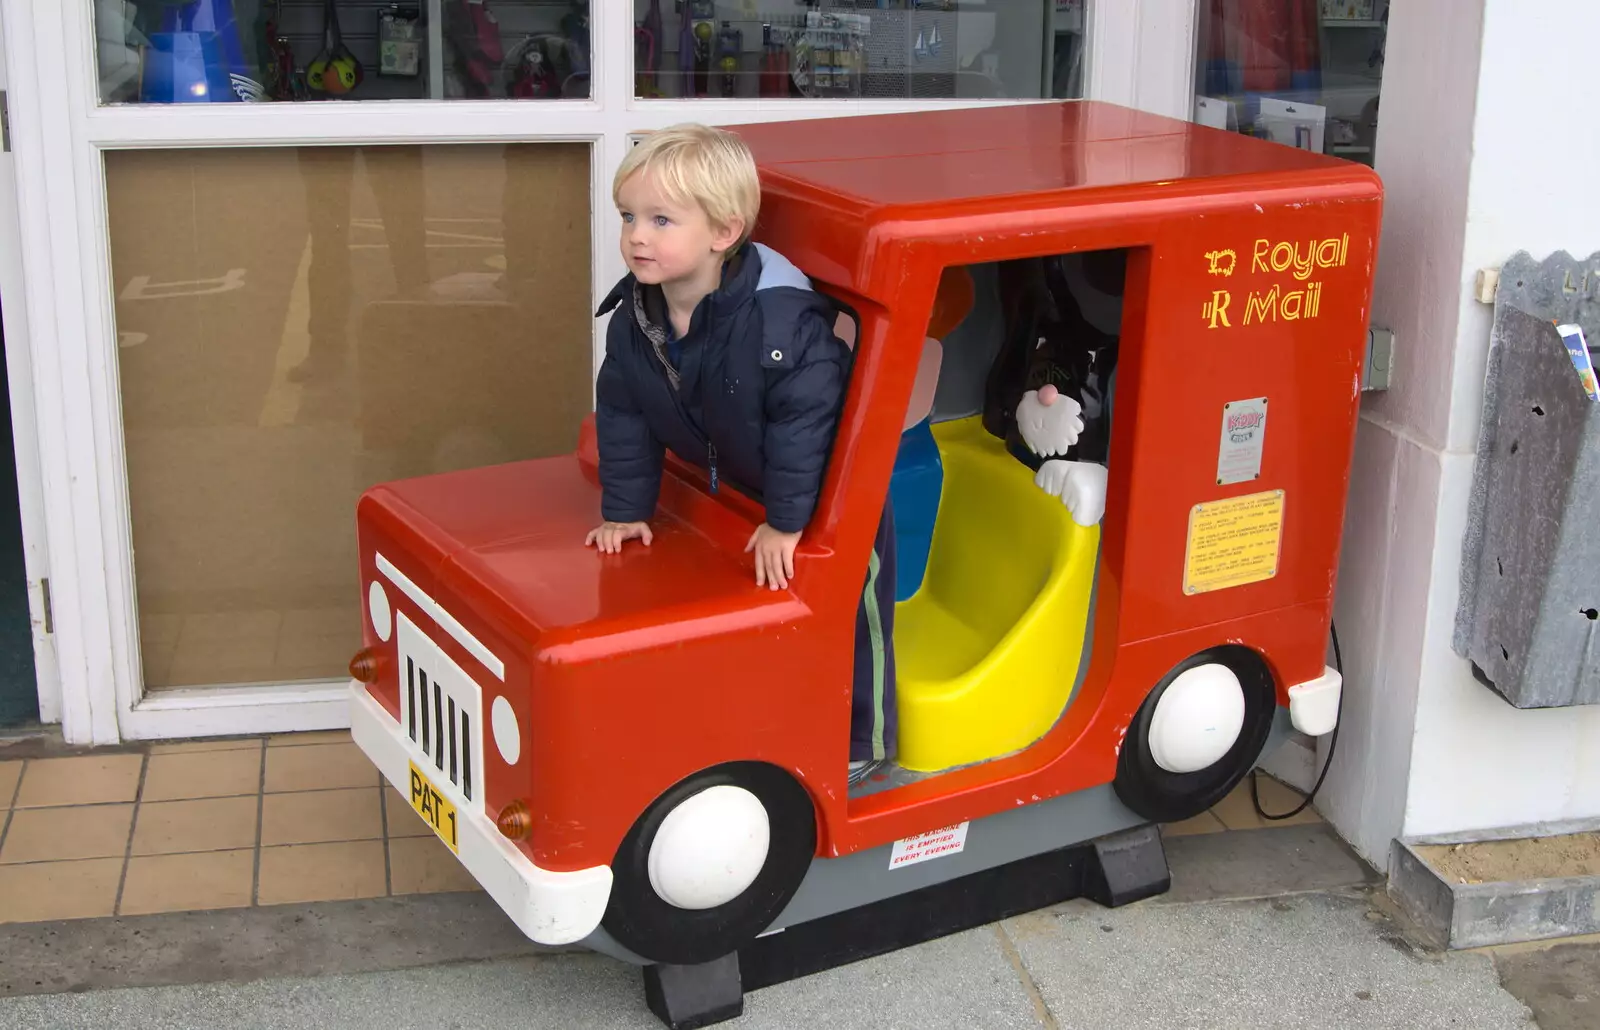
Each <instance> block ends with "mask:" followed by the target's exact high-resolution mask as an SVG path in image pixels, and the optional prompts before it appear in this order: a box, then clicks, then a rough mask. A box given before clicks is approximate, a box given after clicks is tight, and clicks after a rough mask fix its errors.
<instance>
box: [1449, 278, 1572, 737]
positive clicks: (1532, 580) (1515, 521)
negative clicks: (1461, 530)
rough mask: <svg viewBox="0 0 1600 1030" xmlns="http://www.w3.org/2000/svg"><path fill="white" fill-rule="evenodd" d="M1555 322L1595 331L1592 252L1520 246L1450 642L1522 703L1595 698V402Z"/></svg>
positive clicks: (1502, 310) (1501, 320) (1503, 311)
mask: <svg viewBox="0 0 1600 1030" xmlns="http://www.w3.org/2000/svg"><path fill="white" fill-rule="evenodd" d="M1557 323H1572V324H1575V325H1578V326H1581V327H1582V328H1583V329H1584V331H1585V332H1586V334H1587V335H1588V341H1589V344H1590V345H1591V347H1592V346H1593V345H1594V344H1595V343H1596V342H1600V254H1595V255H1592V256H1591V257H1589V258H1587V259H1585V260H1574V259H1573V258H1571V257H1570V256H1569V255H1567V254H1565V253H1562V254H1556V255H1552V256H1551V257H1549V258H1547V259H1546V260H1545V261H1544V262H1542V263H1539V262H1535V261H1534V259H1533V258H1532V257H1530V256H1529V255H1528V254H1527V253H1526V252H1523V253H1519V254H1517V255H1515V256H1514V257H1513V258H1512V259H1511V260H1510V261H1508V262H1507V263H1506V264H1505V266H1504V267H1503V268H1502V269H1501V270H1500V273H1499V284H1498V287H1497V289H1496V294H1495V320H1494V329H1493V332H1492V334H1491V338H1490V352H1489V368H1488V374H1487V383H1486V385H1485V390H1484V407H1483V430H1482V434H1481V436H1480V439H1479V444H1478V458H1477V469H1476V472H1475V474H1474V479H1473V486H1472V502H1471V508H1470V509H1469V514H1468V524H1467V537H1466V542H1465V544H1464V546H1463V548H1462V572H1461V581H1462V588H1461V606H1460V608H1459V610H1458V613H1457V618H1456V637H1455V648H1456V651H1457V652H1458V653H1459V654H1461V655H1462V656H1464V657H1466V658H1469V659H1471V661H1472V664H1473V670H1474V673H1475V674H1476V675H1477V676H1478V678H1479V679H1480V680H1481V681H1483V682H1484V683H1485V684H1486V685H1488V686H1489V687H1490V688H1491V689H1493V690H1494V691H1495V693H1497V694H1499V695H1500V696H1501V697H1503V698H1505V700H1507V701H1508V702H1510V703H1511V704H1512V705H1515V706H1516V707H1518V708H1554V707H1564V706H1568V705H1592V704H1600V661H1596V657H1595V654H1594V650H1593V642H1594V639H1595V632H1596V629H1595V626H1596V621H1597V620H1600V587H1597V586H1596V582H1595V575H1594V570H1595V569H1596V568H1600V532H1596V528H1597V527H1600V401H1596V400H1594V399H1592V398H1591V396H1590V395H1589V394H1588V393H1586V392H1585V386H1584V384H1583V383H1582V382H1581V381H1580V378H1579V372H1578V371H1577V369H1576V368H1575V366H1574V361H1573V358H1572V356H1571V355H1570V354H1569V353H1568V350H1567V344H1565V343H1564V342H1563V340H1562V337H1561V334H1560V333H1558V332H1557V329H1556V324H1557ZM1574 338H1575V337H1574ZM1592 353H1593V351H1592V350H1591V354H1592Z"/></svg>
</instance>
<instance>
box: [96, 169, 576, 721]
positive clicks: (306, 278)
mask: <svg viewBox="0 0 1600 1030" xmlns="http://www.w3.org/2000/svg"><path fill="white" fill-rule="evenodd" d="M105 161H106V167H105V171H106V184H107V190H108V194H109V196H108V200H109V211H110V243H111V266H112V275H113V280H114V285H115V291H116V293H115V297H116V300H115V304H116V308H115V310H116V320H117V335H118V340H119V344H120V346H119V348H118V369H117V372H118V381H119V384H120V391H121V396H120V404H119V407H120V410H121V414H122V420H123V429H124V438H125V441H126V455H127V474H128V500H129V505H130V509H131V515H132V533H133V550H134V554H135V559H134V578H135V586H136V590H137V599H138V616H139V632H140V643H141V647H142V658H143V663H144V682H145V685H146V688H147V689H151V688H153V689H159V688H162V687H181V686H195V685H215V684H235V683H246V684H248V683H283V682H294V681H302V680H319V679H332V678H338V677H340V676H343V675H345V673H344V669H345V667H346V663H347V662H348V661H349V659H350V656H351V655H352V654H353V653H354V652H355V650H356V649H357V648H359V646H360V640H361V616H360V607H359V605H360V602H361V598H362V597H363V596H364V595H363V593H362V591H361V589H360V583H359V581H358V576H357V553H356V540H355V510H356V502H357V498H358V497H359V496H360V493H361V491H362V490H364V489H366V488H367V487H369V486H371V485H373V484H375V483H379V482H383V481H388V480H393V479H400V478H406V477H411V476H417V475H426V474H431V473H438V472H448V471H453V470H457V469H464V468H475V467H479V466H483V465H488V464H494V463H498V462H505V461H513V460H520V459H526V458H537V457H545V456H551V455H558V454H565V453H570V452H571V451H572V450H573V448H574V447H575V446H576V444H577V440H578V431H579V427H580V424H581V422H582V420H583V418H584V416H585V415H587V414H588V412H589V411H590V410H591V395H592V381H593V357H592V351H593V343H592V341H593V321H592V319H591V312H590V307H589V298H590V295H591V290H590V282H589V280H590V265H591V261H592V250H591V241H590V205H589V183H590V167H589V161H590V149H589V147H588V146H587V145H583V144H569V143H531V144H517V145H510V146H501V145H482V146H480V145H460V146H448V145H444V146H426V147H415V146H396V147H306V148H299V149H294V148H285V149H273V148H263V149H248V150H160V151H112V152H109V153H107V154H106V158H105Z"/></svg>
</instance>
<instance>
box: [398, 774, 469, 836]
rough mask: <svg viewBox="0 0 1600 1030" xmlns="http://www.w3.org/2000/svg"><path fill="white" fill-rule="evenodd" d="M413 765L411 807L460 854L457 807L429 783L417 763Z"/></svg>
mask: <svg viewBox="0 0 1600 1030" xmlns="http://www.w3.org/2000/svg"><path fill="white" fill-rule="evenodd" d="M410 765H411V807H412V808H414V809H416V810H417V814H418V815H420V816H422V821H423V822H425V823H427V824H428V825H429V826H431V827H433V832H434V833H437V834H438V835H439V839H440V840H442V841H444V842H445V843H446V844H448V845H449V846H450V850H451V851H454V852H456V853H457V854H460V851H459V849H458V847H457V839H456V806H455V805H454V804H452V803H451V802H450V801H449V799H447V798H446V797H445V796H444V795H443V794H440V793H439V792H438V791H437V790H435V789H434V787H433V784H432V783H429V782H428V777H426V776H424V775H423V773H422V770H421V769H418V768H417V763H415V762H412V763H410Z"/></svg>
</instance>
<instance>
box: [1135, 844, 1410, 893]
mask: <svg viewBox="0 0 1600 1030" xmlns="http://www.w3.org/2000/svg"><path fill="white" fill-rule="evenodd" d="M1163 847H1164V848H1165V849H1166V852H1167V865H1168V866H1170V867H1171V869H1172V889H1171V890H1170V891H1168V892H1167V893H1166V894H1164V895H1162V896H1161V897H1160V898H1158V899H1156V900H1157V901H1158V902H1160V903H1163V904H1183V903H1186V902H1191V901H1216V900H1220V899H1227V898H1267V897H1272V896H1274V895H1278V894H1292V893H1298V892H1301V891H1321V890H1334V889H1338V888H1343V887H1354V886H1361V885H1365V884H1373V883H1377V882H1378V881H1379V879H1380V877H1379V876H1378V873H1377V871H1376V870H1374V869H1373V868H1372V867H1371V866H1369V865H1367V864H1366V863H1365V862H1363V861H1362V860H1361V859H1360V858H1359V857H1358V856H1357V855H1356V853H1355V852H1354V851H1351V850H1350V847H1349V845H1347V844H1345V842H1344V841H1343V840H1341V839H1339V835H1338V834H1337V833H1336V832H1334V829H1333V827H1331V826H1328V825H1326V824H1317V825H1314V826H1274V827H1270V828H1268V829H1265V830H1250V831H1248V832H1244V833H1208V834H1203V835H1200V836H1190V837H1173V838H1168V839H1167V840H1165V841H1164V842H1163Z"/></svg>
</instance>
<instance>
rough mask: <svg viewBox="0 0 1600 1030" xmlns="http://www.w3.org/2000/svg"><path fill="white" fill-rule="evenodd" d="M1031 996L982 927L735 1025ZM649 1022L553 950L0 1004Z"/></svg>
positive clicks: (809, 989) (849, 1017)
mask: <svg viewBox="0 0 1600 1030" xmlns="http://www.w3.org/2000/svg"><path fill="white" fill-rule="evenodd" d="M1034 1013H1035V1010H1034V1006H1033V1002H1032V1001H1031V1000H1030V998H1029V996H1028V994H1027V991H1026V990H1025V988H1024V987H1023V985H1022V982H1021V980H1020V979H1019V978H1018V976H1017V973H1016V970H1015V969H1014V967H1013V966H1012V965H1011V963H1010V962H1009V961H1008V959H1007V957H1006V955H1005V952H1004V950H1003V948H1002V947H1001V944H1000V941H999V938H998V936H997V934H996V933H995V931H994V930H993V929H992V928H987V929H983V930H974V931H970V932H968V933H964V934H959V935H956V936H952V937H947V938H945V939H943V940H939V941H933V942H930V943H928V944H926V945H922V946H920V947H917V948H910V949H907V950H906V951H903V952H898V953H896V954H893V955H887V956H884V957H882V958H880V959H875V960H872V961H870V962H863V963H860V964H857V965H854V966H849V967H846V968H843V969H837V970H832V971H830V972H827V973H822V974H818V975H817V976H814V977H810V978H808V979H806V980H801V981H796V982H794V983H789V984H781V985H778V986H775V987H771V988H767V989H766V990H763V991H758V992H756V993H754V994H752V995H750V996H749V997H747V998H746V1000H745V1015H744V1016H743V1017H742V1018H741V1019H739V1020H737V1021H736V1022H732V1023H727V1024H723V1025H726V1026H728V1027H730V1028H731V1030H769V1028H770V1030H777V1028H790V1027H797V1026H806V1027H825V1028H827V1030H857V1028H860V1030H893V1028H906V1030H911V1028H916V1030H925V1028H926V1030H943V1028H949V1030H957V1028H959V1030H968V1028H971V1027H980V1026H981V1027H984V1028H986V1030H1013V1028H1015V1030H1023V1028H1028V1030H1031V1028H1034V1027H1037V1026H1038V1025H1039V1023H1038V1021H1037V1019H1036V1017H1035V1014H1034ZM120 1027H130V1028H131V1027H139V1028H141V1030H142V1028H151V1030H156V1028H159V1030H215V1028H216V1027H228V1028H230V1030H267V1028H272V1030H346V1028H349V1030H355V1028H363V1030H365V1028H371V1027H383V1028H385V1030H411V1028H417V1030H454V1028H474V1030H477V1028H485V1027H517V1028H518V1030H588V1028H596V1030H599V1028H605V1030H631V1028H639V1030H648V1028H656V1030H659V1027H660V1023H659V1022H657V1021H656V1019H655V1017H654V1016H653V1015H651V1014H650V1013H649V1011H648V1010H647V1009H646V1008H645V1006H644V993H643V990H642V988H641V986H640V977H639V973H638V971H637V970H636V969H633V968H631V967H628V966H624V965H622V964H621V963H617V962H613V961H611V960H609V959H603V958H600V957H598V956H593V955H576V954H574V955H555V956H544V957H538V958H520V959H510V960H503V961H494V962H480V963H471V964H458V965H452V966H435V967H431V968H427V969H413V970H408V971H403V972H388V973H365V974H356V975H349V976H330V977H323V978H319V979H309V978H301V977H297V978H291V979H280V980H270V981H256V982H252V983H246V984H204V985H192V986H175V987H155V988H138V989H129V990H116V991H95V992H90V993H84V994H63V995H49V996H31V997H18V998H9V999H5V1000H0V1030H45V1028H48V1030H80V1028H81V1030H111V1028H120Z"/></svg>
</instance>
